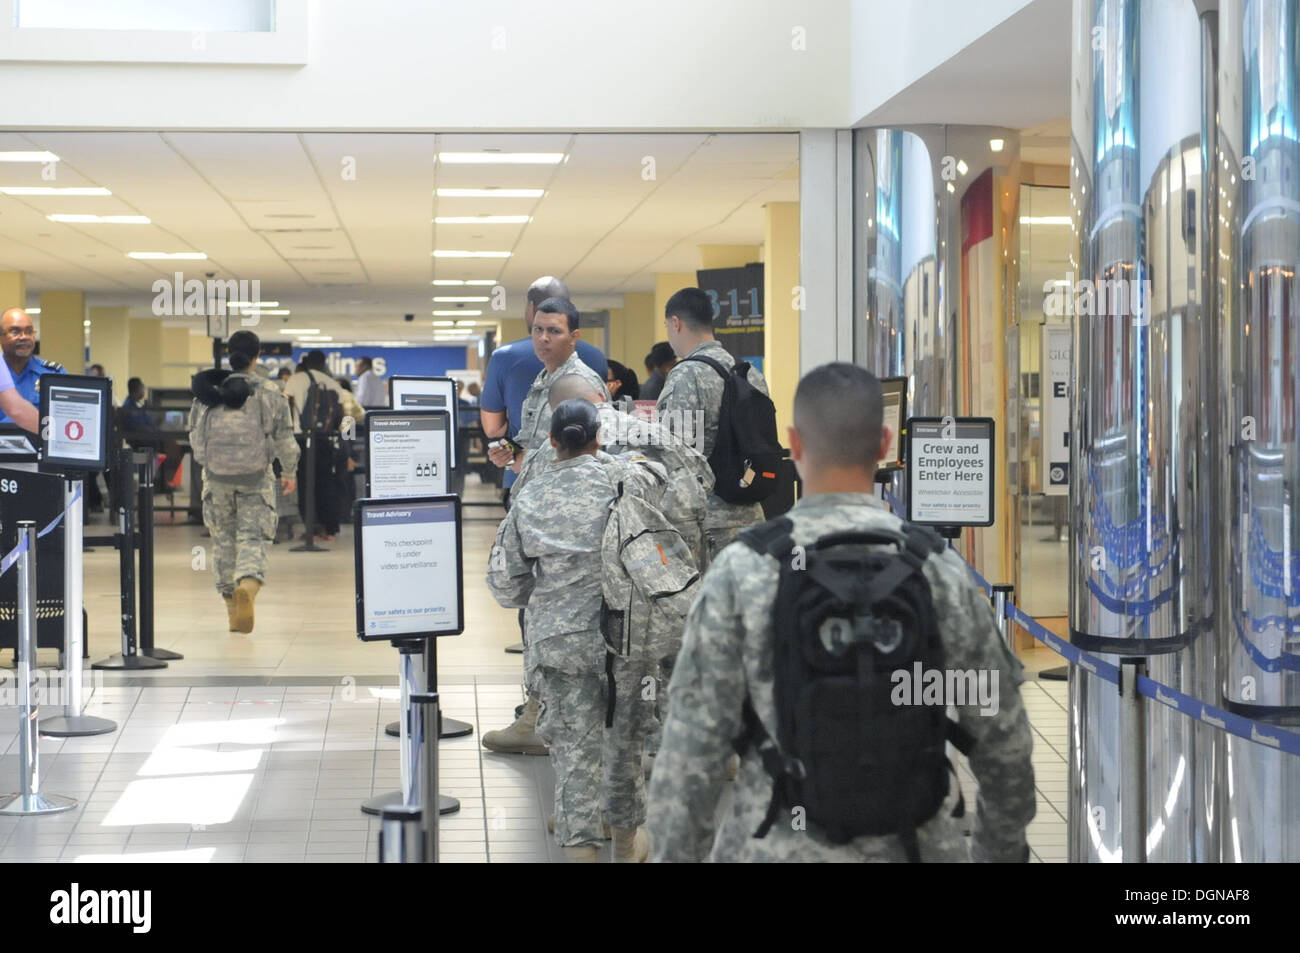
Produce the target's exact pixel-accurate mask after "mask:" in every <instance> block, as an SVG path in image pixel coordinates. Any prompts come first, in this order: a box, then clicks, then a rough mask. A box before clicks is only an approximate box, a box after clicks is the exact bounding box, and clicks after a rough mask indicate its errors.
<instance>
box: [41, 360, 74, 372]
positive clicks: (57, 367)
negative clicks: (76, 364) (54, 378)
mask: <svg viewBox="0 0 1300 953" xmlns="http://www.w3.org/2000/svg"><path fill="white" fill-rule="evenodd" d="M41 363H42V364H44V365H45V366H46V367H47V368H49V369H50V370H52V371H53V372H54V373H56V374H66V373H67V372H68V369H67V368H66V367H64V366H63V365H62V364H60V363H59V362H58V361H47V360H45V358H41Z"/></svg>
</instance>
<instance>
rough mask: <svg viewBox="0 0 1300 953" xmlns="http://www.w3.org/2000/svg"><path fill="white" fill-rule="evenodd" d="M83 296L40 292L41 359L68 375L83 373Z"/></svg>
mask: <svg viewBox="0 0 1300 953" xmlns="http://www.w3.org/2000/svg"><path fill="white" fill-rule="evenodd" d="M85 321H86V296H85V295H83V294H82V293H81V292H80V291H43V292H41V327H40V331H41V357H43V358H46V359H47V360H51V361H58V362H59V363H60V364H62V365H63V366H64V367H66V368H67V369H68V370H69V371H70V372H71V373H74V374H81V373H83V372H84V371H85V369H86V368H85V363H86V362H85V357H86V351H85V348H86V325H85Z"/></svg>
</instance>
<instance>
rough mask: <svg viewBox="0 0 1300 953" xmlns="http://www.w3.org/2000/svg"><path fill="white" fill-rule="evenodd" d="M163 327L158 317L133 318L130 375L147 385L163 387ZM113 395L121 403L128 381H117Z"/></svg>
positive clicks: (128, 371)
mask: <svg viewBox="0 0 1300 953" xmlns="http://www.w3.org/2000/svg"><path fill="white" fill-rule="evenodd" d="M162 331H163V327H162V322H161V321H159V320H158V319H157V318H132V319H131V361H130V367H129V368H128V370H127V373H128V376H130V377H138V378H140V380H142V381H144V386H145V387H161V386H163V385H162V379H163V368H162V365H163V335H162ZM113 397H114V399H115V400H116V401H117V402H118V403H119V404H120V403H121V402H122V399H123V398H125V397H126V381H125V380H123V381H115V382H114V384H113Z"/></svg>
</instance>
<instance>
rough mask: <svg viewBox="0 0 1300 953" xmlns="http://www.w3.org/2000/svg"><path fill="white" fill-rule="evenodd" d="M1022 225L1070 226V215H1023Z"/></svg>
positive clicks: (1021, 217)
mask: <svg viewBox="0 0 1300 953" xmlns="http://www.w3.org/2000/svg"><path fill="white" fill-rule="evenodd" d="M1020 224H1021V225H1069V224H1070V216H1068V215H1022V216H1020Z"/></svg>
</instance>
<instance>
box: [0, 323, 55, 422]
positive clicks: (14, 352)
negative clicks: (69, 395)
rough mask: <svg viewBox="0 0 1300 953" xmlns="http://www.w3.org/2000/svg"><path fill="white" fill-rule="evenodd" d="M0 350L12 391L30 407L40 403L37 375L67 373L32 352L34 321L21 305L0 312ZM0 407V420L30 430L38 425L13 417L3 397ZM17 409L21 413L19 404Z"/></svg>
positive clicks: (34, 332)
mask: <svg viewBox="0 0 1300 953" xmlns="http://www.w3.org/2000/svg"><path fill="white" fill-rule="evenodd" d="M0 350H3V351H4V363H5V371H8V373H9V377H10V378H12V382H13V387H14V393H16V395H17V397H19V398H22V399H23V400H26V402H27V403H29V404H31V406H32V407H38V406H39V404H40V378H42V377H43V376H44V374H65V373H68V372H66V371H64V365H62V364H57V363H55V361H52V360H43V359H40V358H38V356H35V354H34V351H35V350H36V325H34V324H32V322H31V316H29V315H27V312H26V311H23V309H22V308H9V309H8V311H5V312H4V313H3V315H0ZM0 408H3V410H4V413H0V424H13V423H17V424H18V425H19V426H22V429H23V430H31V432H32V433H35V432H36V430H38V429H39V424H35V423H34V424H32V425H31V426H27V425H26V424H23V423H22V420H17V419H14V416H13V413H12V412H10V411H9V408H8V407H5V406H4V402H3V400H0ZM19 413H22V411H21V408H19Z"/></svg>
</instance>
